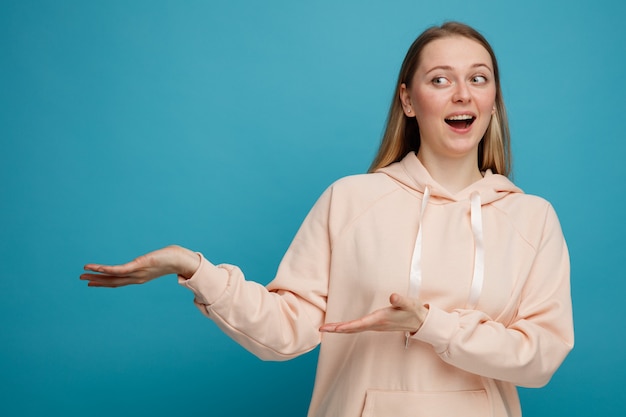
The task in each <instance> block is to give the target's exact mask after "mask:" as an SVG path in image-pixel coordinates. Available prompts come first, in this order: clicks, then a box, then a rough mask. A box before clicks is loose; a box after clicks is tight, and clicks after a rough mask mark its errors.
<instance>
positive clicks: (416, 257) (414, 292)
mask: <svg viewBox="0 0 626 417" xmlns="http://www.w3.org/2000/svg"><path fill="white" fill-rule="evenodd" d="M429 199H430V188H429V187H428V186H426V188H424V196H423V197H422V210H421V211H420V218H419V223H418V229H417V237H416V238H415V246H414V247H413V257H412V258H411V272H410V274H409V297H411V298H414V299H417V298H418V295H419V290H420V288H421V287H422V267H421V260H422V221H423V220H424V213H425V212H426V207H427V206H428V200H429ZM410 338H411V332H404V339H405V341H404V348H405V349H407V348H408V347H409V340H410Z"/></svg>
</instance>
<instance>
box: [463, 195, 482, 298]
mask: <svg viewBox="0 0 626 417" xmlns="http://www.w3.org/2000/svg"><path fill="white" fill-rule="evenodd" d="M470 200H471V204H470V218H471V222H472V234H473V235H474V274H473V276H472V286H471V287H470V295H469V300H468V302H467V308H468V309H470V310H471V309H473V308H475V307H476V304H477V303H478V299H479V298H480V293H481V292H482V290H483V281H484V277H485V245H484V243H483V216H482V210H481V208H482V206H481V204H480V194H478V192H477V191H474V192H473V193H472V194H471V196H470Z"/></svg>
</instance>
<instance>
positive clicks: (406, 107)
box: [400, 83, 415, 117]
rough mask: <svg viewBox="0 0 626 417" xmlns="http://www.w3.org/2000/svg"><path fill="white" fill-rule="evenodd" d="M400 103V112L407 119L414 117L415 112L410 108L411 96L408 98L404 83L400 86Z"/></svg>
mask: <svg viewBox="0 0 626 417" xmlns="http://www.w3.org/2000/svg"><path fill="white" fill-rule="evenodd" d="M400 103H402V111H404V114H405V115H406V116H407V117H415V112H414V111H413V107H412V106H411V96H409V90H408V89H407V88H406V84H405V83H402V84H400Z"/></svg>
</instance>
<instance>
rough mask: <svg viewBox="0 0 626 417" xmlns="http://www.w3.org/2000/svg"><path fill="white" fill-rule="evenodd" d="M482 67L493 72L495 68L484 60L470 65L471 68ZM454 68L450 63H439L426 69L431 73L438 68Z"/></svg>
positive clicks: (448, 69) (443, 69)
mask: <svg viewBox="0 0 626 417" xmlns="http://www.w3.org/2000/svg"><path fill="white" fill-rule="evenodd" d="M480 67H483V68H486V69H488V70H489V71H491V72H493V70H492V69H491V67H490V66H489V65H487V64H484V63H482V62H478V63H476V64H473V65H472V66H470V68H472V69H473V68H480ZM453 69H454V67H451V66H450V65H437V66H434V67H432V68H431V69H429V70H428V71H426V74H429V73H431V72H433V71H437V70H439V71H452V70H453Z"/></svg>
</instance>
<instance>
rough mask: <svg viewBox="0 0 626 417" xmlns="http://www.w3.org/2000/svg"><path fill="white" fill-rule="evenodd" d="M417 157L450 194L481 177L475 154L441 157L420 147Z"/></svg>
mask: <svg viewBox="0 0 626 417" xmlns="http://www.w3.org/2000/svg"><path fill="white" fill-rule="evenodd" d="M417 158H418V159H419V160H420V162H421V163H422V165H424V167H425V168H426V170H427V171H428V173H429V174H430V176H431V177H433V179H434V180H435V181H437V183H439V184H440V185H441V186H443V187H444V188H445V189H446V190H448V191H449V192H450V193H452V194H456V193H458V192H459V191H461V190H463V189H464V188H467V187H469V186H470V185H471V184H473V183H474V182H476V181H478V180H480V179H481V178H482V177H483V176H482V174H481V172H480V170H479V169H478V164H477V159H478V155H476V154H472V155H467V156H463V157H460V158H443V157H440V156H435V155H432V154H430V153H428V152H423V151H422V149H420V150H419V152H418V153H417Z"/></svg>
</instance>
